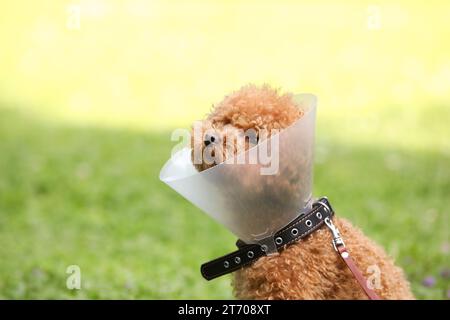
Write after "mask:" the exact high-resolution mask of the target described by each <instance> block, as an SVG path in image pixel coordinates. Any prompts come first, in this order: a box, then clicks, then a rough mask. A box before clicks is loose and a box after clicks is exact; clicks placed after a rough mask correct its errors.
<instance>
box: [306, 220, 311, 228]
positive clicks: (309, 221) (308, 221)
mask: <svg viewBox="0 0 450 320" xmlns="http://www.w3.org/2000/svg"><path fill="white" fill-rule="evenodd" d="M305 223H306V226H307V227H308V228H311V226H312V222H311V220H306V222H305Z"/></svg>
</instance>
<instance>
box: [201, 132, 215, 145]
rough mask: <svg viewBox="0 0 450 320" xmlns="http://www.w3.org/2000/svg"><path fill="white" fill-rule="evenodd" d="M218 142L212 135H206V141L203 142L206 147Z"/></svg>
mask: <svg viewBox="0 0 450 320" xmlns="http://www.w3.org/2000/svg"><path fill="white" fill-rule="evenodd" d="M215 141H216V137H215V136H214V135H211V134H205V140H204V141H203V143H204V144H205V146H206V147H207V146H209V145H210V144H211V143H214V142H215Z"/></svg>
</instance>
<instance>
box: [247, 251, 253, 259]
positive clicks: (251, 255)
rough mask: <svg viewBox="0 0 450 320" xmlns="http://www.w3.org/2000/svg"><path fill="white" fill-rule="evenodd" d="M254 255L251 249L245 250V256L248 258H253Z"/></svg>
mask: <svg viewBox="0 0 450 320" xmlns="http://www.w3.org/2000/svg"><path fill="white" fill-rule="evenodd" d="M254 256H255V253H254V252H253V251H249V252H247V257H249V258H250V259H251V258H253V257H254Z"/></svg>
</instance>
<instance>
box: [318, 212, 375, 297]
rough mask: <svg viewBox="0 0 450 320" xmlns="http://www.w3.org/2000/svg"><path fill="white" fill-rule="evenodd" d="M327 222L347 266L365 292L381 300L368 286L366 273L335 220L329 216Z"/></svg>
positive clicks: (335, 247) (336, 246) (334, 243)
mask: <svg viewBox="0 0 450 320" xmlns="http://www.w3.org/2000/svg"><path fill="white" fill-rule="evenodd" d="M325 224H326V225H327V227H328V228H329V229H330V230H331V233H332V234H333V247H334V249H335V250H336V252H337V253H338V254H339V255H340V256H341V258H342V260H343V261H344V263H345V264H346V265H347V267H348V268H349V269H350V271H351V272H352V274H353V275H354V276H355V278H356V280H357V281H358V283H359V285H360V287H361V288H362V289H363V290H364V292H365V293H366V295H367V296H368V297H369V299H370V300H380V297H379V296H378V295H377V294H376V293H375V291H373V290H372V289H370V288H369V287H368V285H367V280H366V278H364V275H363V274H362V272H361V270H359V268H358V266H357V265H356V263H355V261H354V260H353V259H352V257H351V256H350V253H349V252H348V250H347V248H346V246H345V243H344V240H343V239H342V237H341V234H340V232H339V230H338V228H336V226H335V225H334V224H333V222H332V221H331V219H329V218H327V219H325Z"/></svg>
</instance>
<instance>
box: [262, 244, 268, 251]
mask: <svg viewBox="0 0 450 320" xmlns="http://www.w3.org/2000/svg"><path fill="white" fill-rule="evenodd" d="M268 249H269V248H268V247H267V245H265V244H263V245H262V246H261V250H262V252H266V251H267V250H268Z"/></svg>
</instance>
